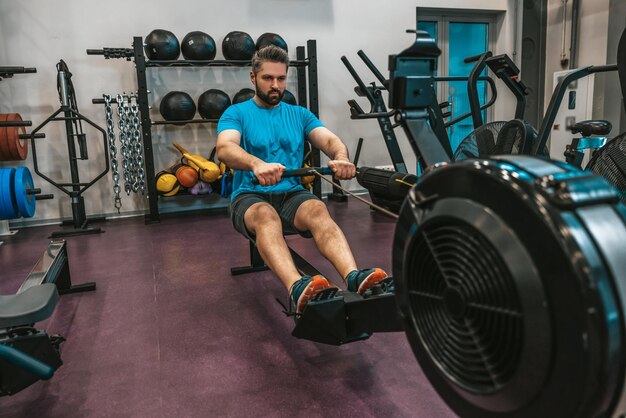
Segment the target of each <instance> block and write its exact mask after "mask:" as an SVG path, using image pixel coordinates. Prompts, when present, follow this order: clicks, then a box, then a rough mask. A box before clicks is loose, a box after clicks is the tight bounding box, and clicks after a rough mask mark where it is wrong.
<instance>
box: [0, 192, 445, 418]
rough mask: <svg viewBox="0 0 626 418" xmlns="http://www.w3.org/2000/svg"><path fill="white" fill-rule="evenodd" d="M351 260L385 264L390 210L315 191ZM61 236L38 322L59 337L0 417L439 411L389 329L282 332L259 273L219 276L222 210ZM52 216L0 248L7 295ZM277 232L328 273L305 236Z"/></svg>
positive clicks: (36, 252) (274, 284)
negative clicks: (317, 336) (330, 342)
mask: <svg viewBox="0 0 626 418" xmlns="http://www.w3.org/2000/svg"><path fill="white" fill-rule="evenodd" d="M328 206H329V208H330V211H331V213H332V214H333V216H334V217H335V219H336V220H337V222H338V223H339V224H340V226H341V227H342V229H343V230H344V232H345V234H346V236H347V237H348V240H349V242H350V244H351V246H352V248H353V251H354V253H355V257H356V259H357V263H358V264H359V267H363V268H364V267H370V266H379V267H381V268H383V269H385V270H387V271H388V272H390V273H391V242H392V238H393V230H394V222H393V221H392V220H390V219H389V218H384V217H382V216H380V215H377V214H372V213H370V211H369V209H368V208H367V207H366V206H364V205H362V204H360V203H358V202H356V201H350V202H348V203H334V202H331V203H329V205H328ZM98 226H101V227H102V228H103V229H104V230H105V231H106V232H105V233H102V234H98V235H86V236H78V237H71V238H66V240H67V242H68V253H69V261H70V267H71V273H72V281H73V282H74V283H75V284H77V283H82V282H85V281H95V282H96V283H97V290H96V291H95V292H91V293H82V294H81V293H79V294H72V295H65V296H63V297H62V298H61V301H60V302H59V304H58V305H57V308H56V311H55V313H54V315H53V316H52V317H51V318H50V319H49V320H47V321H46V322H44V323H42V324H39V327H43V328H45V329H47V330H48V332H49V333H57V332H58V333H60V334H62V335H63V336H64V337H66V338H67V341H66V342H65V343H64V344H63V346H62V357H63V361H64V365H63V366H62V367H61V368H60V369H59V370H58V371H57V373H56V374H55V376H54V377H53V379H52V380H50V381H47V382H38V383H36V384H34V385H33V386H31V387H29V388H28V389H26V390H24V391H22V392H20V393H18V394H16V395H14V396H11V397H3V398H0V417H28V418H31V417H213V416H232V417H244V416H246V417H249V416H252V417H266V416H267V417H334V416H337V417H356V416H358V417H453V416H455V415H454V414H453V413H452V412H451V411H450V409H449V408H448V407H447V406H446V405H445V404H444V402H443V401H442V400H441V399H440V398H439V397H438V395H437V394H436V393H435V391H434V390H433V388H432V387H431V385H430V384H429V382H428V380H427V379H426V378H425V376H424V375H423V373H422V371H421V369H420V367H419V365H418V364H417V362H416V361H415V358H414V356H413V353H412V352H411V349H410V347H409V344H408V342H407V340H406V337H405V336H404V334H403V333H388V334H383V333H381V334H376V335H373V336H372V337H371V338H370V339H369V340H366V341H363V342H356V343H352V344H348V345H344V346H341V347H334V346H326V345H323V344H316V343H313V342H310V341H306V340H298V339H296V338H294V337H292V336H291V330H292V327H293V320H292V319H291V318H287V317H286V316H285V315H284V314H283V313H282V311H281V308H280V306H279V305H278V304H277V303H276V301H275V298H276V297H278V298H281V299H283V300H285V301H286V299H287V292H286V290H285V289H284V288H283V287H282V285H281V284H280V282H279V281H278V279H277V278H276V277H275V276H273V274H272V273H270V272H263V273H252V274H247V275H243V276H237V277H233V276H231V275H230V270H229V269H230V267H232V266H238V265H245V264H247V263H248V261H249V260H248V243H247V241H246V240H245V239H244V238H242V237H241V236H239V235H238V234H237V233H236V232H235V231H234V229H233V228H232V226H231V224H230V220H229V219H228V218H227V216H226V215H225V214H224V215H210V216H209V215H201V214H194V215H184V214H181V215H177V216H176V217H172V218H165V219H163V220H162V222H161V223H159V224H154V225H144V222H143V218H141V217H137V218H130V219H122V220H115V221H109V222H106V223H103V224H100V225H98ZM58 229H59V227H55V226H50V227H38V228H27V229H23V230H21V231H20V232H19V233H18V234H17V235H15V236H13V237H10V238H8V239H5V244H4V245H2V246H0V271H1V273H0V276H1V277H2V279H1V280H0V294H11V293H14V292H15V291H16V290H17V288H18V287H19V285H20V283H21V281H22V280H23V279H24V278H25V277H26V275H27V274H28V273H29V271H30V269H31V268H32V266H33V265H34V264H35V262H36V261H37V259H38V258H39V257H40V256H41V254H42V253H43V251H44V249H45V248H46V245H47V243H48V242H49V239H48V238H47V236H48V235H49V234H50V233H51V232H52V231H55V230H58ZM287 240H288V242H289V244H290V245H291V246H292V248H294V249H295V250H296V251H298V252H299V253H300V254H301V255H302V256H303V257H305V258H306V259H307V260H308V261H309V262H311V264H313V265H314V266H316V267H317V268H318V269H319V270H320V271H322V272H323V273H325V274H327V276H328V277H329V279H331V280H332V281H334V282H335V283H336V284H340V281H339V278H338V275H337V274H336V273H335V272H334V270H333V269H332V268H331V266H330V264H329V263H328V262H326V261H325V260H324V259H322V258H321V256H320V255H319V254H318V253H317V251H316V249H315V247H314V244H313V240H306V239H303V238H300V237H297V236H290V237H288V238H287Z"/></svg>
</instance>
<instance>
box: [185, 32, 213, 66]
mask: <svg viewBox="0 0 626 418" xmlns="http://www.w3.org/2000/svg"><path fill="white" fill-rule="evenodd" d="M181 50H182V52H183V57H185V59H187V60H199V61H206V60H212V59H213V58H215V54H216V53H217V50H216V48H215V41H214V40H213V38H211V36H210V35H208V34H206V33H204V32H200V31H194V32H189V33H188V34H187V35H185V37H184V38H183V42H182V44H181Z"/></svg>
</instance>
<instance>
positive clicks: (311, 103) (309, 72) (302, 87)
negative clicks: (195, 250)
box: [87, 36, 322, 224]
mask: <svg viewBox="0 0 626 418" xmlns="http://www.w3.org/2000/svg"><path fill="white" fill-rule="evenodd" d="M143 46H144V45H143V39H142V38H141V37H139V36H136V37H134V38H133V48H132V50H131V49H128V48H103V49H101V50H93V49H89V50H87V54H88V55H104V57H105V58H126V59H127V60H130V59H131V58H133V59H134V61H135V70H136V75H137V88H138V91H137V102H138V105H139V111H140V113H141V130H142V139H143V149H144V162H145V173H146V174H145V175H146V178H145V181H146V185H147V190H148V205H149V210H148V213H147V214H146V216H145V222H146V224H150V223H156V222H159V221H160V215H159V205H158V198H159V195H158V194H157V190H156V182H155V169H154V157H153V154H152V126H154V125H175V124H176V125H181V124H186V123H216V122H217V121H218V119H193V120H188V121H166V120H154V121H153V120H151V119H150V101H149V99H148V94H149V89H148V83H147V79H146V69H147V68H167V67H245V66H250V65H251V63H250V61H238V60H209V61H191V60H169V61H158V60H147V59H146V56H145V55H144V48H143ZM289 67H295V69H296V81H297V98H298V104H299V105H300V106H304V107H307V108H308V109H309V110H310V111H311V112H312V113H313V114H314V115H315V116H316V117H319V101H318V87H317V45H316V41H315V40H308V41H307V43H306V49H305V47H304V46H298V47H296V60H295V61H290V62H289ZM307 87H308V89H307ZM307 90H308V106H307ZM92 102H93V103H99V104H102V103H104V101H103V99H93V100H92ZM311 163H312V165H313V166H319V165H320V163H321V161H320V152H319V150H317V149H314V148H313V149H312V150H311ZM313 193H314V194H316V195H317V196H318V197H320V196H321V194H322V189H321V183H320V180H319V179H316V180H315V182H314V183H313ZM172 197H175V196H172ZM172 197H168V199H171V198H172Z"/></svg>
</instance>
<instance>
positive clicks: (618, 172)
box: [587, 132, 626, 203]
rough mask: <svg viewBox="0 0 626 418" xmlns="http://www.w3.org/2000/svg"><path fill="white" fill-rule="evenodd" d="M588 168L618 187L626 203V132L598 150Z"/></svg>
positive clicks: (621, 197)
mask: <svg viewBox="0 0 626 418" xmlns="http://www.w3.org/2000/svg"><path fill="white" fill-rule="evenodd" d="M587 170H591V171H592V172H593V173H594V174H597V175H600V176H602V177H604V178H605V179H607V180H608V181H609V183H611V184H612V185H613V186H615V187H616V188H617V190H618V192H619V196H620V199H621V200H622V202H624V203H626V132H625V133H623V134H620V135H618V136H616V137H615V138H613V139H612V140H611V141H609V142H608V143H607V144H606V145H605V146H604V147H602V148H600V149H599V150H597V151H596V152H595V153H594V155H593V157H592V158H591V161H589V164H588V165H587Z"/></svg>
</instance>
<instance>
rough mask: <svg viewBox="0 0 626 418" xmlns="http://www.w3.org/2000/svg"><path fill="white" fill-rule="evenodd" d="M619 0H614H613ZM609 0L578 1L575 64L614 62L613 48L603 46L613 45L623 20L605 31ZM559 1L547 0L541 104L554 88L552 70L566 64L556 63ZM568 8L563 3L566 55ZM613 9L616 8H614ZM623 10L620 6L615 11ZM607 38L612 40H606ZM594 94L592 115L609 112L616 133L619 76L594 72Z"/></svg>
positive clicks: (559, 39) (559, 36)
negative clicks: (544, 67)
mask: <svg viewBox="0 0 626 418" xmlns="http://www.w3.org/2000/svg"><path fill="white" fill-rule="evenodd" d="M619 1H622V0H617V2H619ZM610 3H611V1H610V0H581V1H580V12H579V14H580V22H579V31H578V59H577V61H578V63H577V64H578V65H577V67H578V68H580V67H585V66H589V65H605V64H615V58H614V57H615V54H616V51H615V50H612V51H609V50H608V49H607V45H608V44H609V43H610V44H611V45H612V46H613V47H614V48H616V47H617V41H615V38H617V39H619V36H620V35H621V33H622V31H623V30H624V27H626V20H624V19H623V20H622V23H621V25H618V26H620V27H619V28H616V27H614V26H612V27H611V29H610V30H609V19H610V15H609V11H610V8H609V6H610ZM563 7H564V6H563V2H562V0H549V1H548V27H547V32H546V38H547V40H546V45H547V46H546V78H545V81H546V85H545V107H546V108H547V107H548V104H549V102H550V97H551V95H552V92H553V90H554V87H555V86H554V85H553V73H554V72H555V71H561V70H563V69H567V68H568V67H562V66H561V64H560V56H561V50H562V31H563V23H562V21H563ZM571 9H572V1H568V3H567V14H566V24H565V26H566V33H565V50H566V56H567V58H568V59H569V57H570V51H569V48H570V28H571ZM616 10H618V9H617V8H616ZM618 12H619V13H624V12H623V6H622V8H621V9H619V10H618ZM609 38H611V40H612V42H609ZM607 57H610V58H607ZM595 78H596V80H595V83H594V95H593V96H594V97H593V99H594V100H593V112H592V114H593V117H594V118H606V117H607V114H610V116H613V117H609V119H612V121H613V122H614V130H613V134H617V133H619V132H620V126H619V111H618V112H617V117H615V116H614V113H615V112H614V110H615V109H620V108H621V107H622V104H621V93H619V94H615V92H617V91H619V89H620V86H619V79H618V77H617V74H616V73H608V74H599V75H595ZM607 92H610V93H611V95H610V98H609V99H608V100H607V98H605V96H608V95H607ZM622 130H623V127H622Z"/></svg>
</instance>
